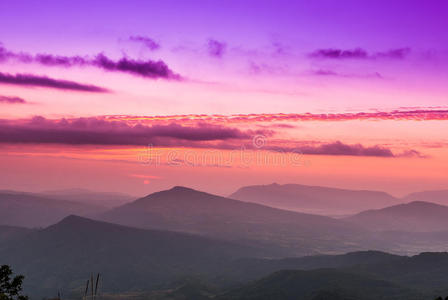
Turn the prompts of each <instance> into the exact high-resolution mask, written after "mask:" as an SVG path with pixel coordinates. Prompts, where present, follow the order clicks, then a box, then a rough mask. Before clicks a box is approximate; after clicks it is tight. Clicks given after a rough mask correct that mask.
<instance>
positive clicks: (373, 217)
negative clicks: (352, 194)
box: [345, 201, 448, 232]
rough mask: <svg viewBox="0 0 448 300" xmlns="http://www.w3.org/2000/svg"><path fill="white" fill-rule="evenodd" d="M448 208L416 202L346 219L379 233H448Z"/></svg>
mask: <svg viewBox="0 0 448 300" xmlns="http://www.w3.org/2000/svg"><path fill="white" fill-rule="evenodd" d="M447 216H448V207H447V206H443V205H439V204H435V203H430V202H424V201H414V202H410V203H405V204H398V205H394V206H390V207H386V208H383V209H377V210H368V211H364V212H361V213H359V214H357V215H354V216H351V217H348V218H345V220H346V221H349V222H352V223H356V224H358V225H360V226H363V227H365V228H370V229H371V230H377V231H397V230H398V231H415V232H430V231H447V230H448V217H447Z"/></svg>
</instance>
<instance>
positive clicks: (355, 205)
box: [229, 183, 399, 215]
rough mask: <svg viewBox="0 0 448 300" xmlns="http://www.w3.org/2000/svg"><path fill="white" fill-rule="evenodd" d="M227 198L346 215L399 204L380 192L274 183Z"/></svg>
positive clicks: (312, 211) (394, 199)
mask: <svg viewBox="0 0 448 300" xmlns="http://www.w3.org/2000/svg"><path fill="white" fill-rule="evenodd" d="M229 197H230V198H232V199H237V200H241V201H247V202H254V203H259V204H263V205H268V206H272V207H277V208H281V209H288V210H294V211H300V212H308V213H315V214H324V215H347V214H353V213H357V212H360V211H363V210H366V209H372V208H382V207H386V206H390V205H393V204H397V203H399V199H397V198H395V197H393V196H391V195H389V194H387V193H385V192H380V191H368V190H347V189H339V188H330V187H321V186H308V185H301V184H283V185H280V184H277V183H273V184H269V185H253V186H246V187H242V188H240V189H239V190H237V191H236V192H235V193H233V194H232V195H230V196H229Z"/></svg>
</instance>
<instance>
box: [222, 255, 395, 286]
mask: <svg viewBox="0 0 448 300" xmlns="http://www.w3.org/2000/svg"><path fill="white" fill-rule="evenodd" d="M402 259H403V256H399V255H393V254H389V253H385V252H379V251H360V252H351V253H347V254H341V255H314V256H305V257H294V258H283V259H263V258H244V259H238V260H236V261H234V262H232V263H230V264H229V265H228V266H227V267H226V268H225V269H224V270H223V272H222V276H223V277H222V279H223V280H224V279H225V280H228V281H235V282H247V281H250V280H254V279H257V278H260V277H262V276H267V275H269V274H271V273H274V272H277V271H280V270H286V269H297V270H313V269H321V268H348V267H354V266H357V265H371V264H381V263H390V262H394V261H402Z"/></svg>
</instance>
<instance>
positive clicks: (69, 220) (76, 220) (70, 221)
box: [55, 215, 92, 225]
mask: <svg viewBox="0 0 448 300" xmlns="http://www.w3.org/2000/svg"><path fill="white" fill-rule="evenodd" d="M89 221H92V220H90V219H87V218H84V217H80V216H77V215H69V216H67V217H65V218H63V219H62V220H61V221H59V222H58V223H56V224H55V225H77V224H81V223H85V222H89Z"/></svg>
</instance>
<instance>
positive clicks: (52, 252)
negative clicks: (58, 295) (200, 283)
mask: <svg viewBox="0 0 448 300" xmlns="http://www.w3.org/2000/svg"><path fill="white" fill-rule="evenodd" d="M254 255H255V256H256V255H258V253H257V249H254V248H251V247H245V246H241V245H237V244H233V243H229V242H222V241H217V240H213V239H209V238H203V237H197V236H193V235H189V234H182V233H175V232H168V231H156V230H143V229H135V228H130V227H124V226H120V225H115V224H109V223H104V222H98V221H93V220H89V219H85V218H81V217H77V216H69V217H67V218H65V219H64V220H62V221H61V222H59V223H57V224H55V225H53V226H50V227H48V228H46V229H43V230H38V231H35V232H33V233H31V234H28V235H27V236H26V237H25V238H23V239H21V240H19V241H16V242H14V243H12V244H11V245H9V246H8V247H4V248H1V249H0V257H1V260H2V263H7V264H10V265H11V266H12V267H13V269H14V271H15V272H17V273H20V274H24V275H25V276H26V281H25V289H26V291H28V292H29V293H30V294H31V295H33V298H36V297H37V296H48V295H53V294H54V293H55V292H56V291H57V289H62V290H63V291H64V292H65V294H66V295H68V294H69V293H76V292H77V293H78V294H77V297H78V296H79V297H80V295H81V294H82V290H83V287H84V285H85V280H86V279H87V278H89V274H90V273H91V272H99V273H101V274H103V278H104V282H103V284H104V286H103V288H104V289H105V290H107V291H108V292H120V291H141V290H150V289H151V288H153V287H155V286H157V285H158V284H166V283H167V282H170V281H173V280H175V279H176V278H177V277H180V276H187V275H192V274H193V275H194V274H208V273H216V272H217V271H218V270H220V269H222V268H223V266H224V265H226V264H227V263H228V262H229V261H230V260H233V259H236V258H241V257H250V256H254Z"/></svg>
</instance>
